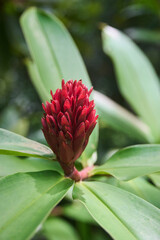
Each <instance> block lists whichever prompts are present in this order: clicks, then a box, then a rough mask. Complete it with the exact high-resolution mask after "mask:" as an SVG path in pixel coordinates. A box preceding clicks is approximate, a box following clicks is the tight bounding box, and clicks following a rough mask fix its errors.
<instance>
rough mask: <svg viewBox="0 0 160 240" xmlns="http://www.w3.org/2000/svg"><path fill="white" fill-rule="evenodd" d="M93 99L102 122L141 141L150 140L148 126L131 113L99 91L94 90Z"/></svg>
mask: <svg viewBox="0 0 160 240" xmlns="http://www.w3.org/2000/svg"><path fill="white" fill-rule="evenodd" d="M94 99H95V103H96V107H97V109H98V114H99V117H100V118H101V119H102V121H103V122H104V123H106V124H107V125H109V126H110V127H112V128H113V129H116V130H118V131H121V132H124V133H125V134H127V135H129V136H131V137H133V138H135V139H139V140H141V141H143V142H151V141H152V139H151V134H150V130H149V128H148V126H147V125H146V124H145V123H143V122H142V121H140V120H139V119H138V118H137V117H136V116H134V115H133V114H132V113H130V112H129V111H127V110H126V109H124V108H123V107H121V106H120V105H118V104H117V103H115V102H114V101H112V100H111V99H110V98H108V97H107V96H105V95H103V94H102V93H100V92H97V91H94Z"/></svg>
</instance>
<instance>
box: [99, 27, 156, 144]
mask: <svg viewBox="0 0 160 240" xmlns="http://www.w3.org/2000/svg"><path fill="white" fill-rule="evenodd" d="M102 41H103V49H104V51H105V53H107V54H108V55H109V56H110V57H111V58H112V60H113V63H114V66H115V70H116V73H117V79H118V84H119V87H120V90H121V93H122V94H123V96H124V97H125V98H126V100H127V101H128V102H129V103H130V105H131V106H132V107H133V109H134V110H135V111H136V112H137V113H138V114H139V116H140V117H141V118H142V119H143V120H144V122H146V123H147V124H148V126H149V127H150V128H151V131H152V134H153V137H154V139H155V142H159V141H160V121H159V116H160V84H159V79H158V77H157V75H156V72H155V71H154V69H153V67H152V65H151V63H150V62H149V60H148V59H147V57H146V56H145V55H144V54H143V52H142V51H141V50H140V49H139V48H138V47H137V46H136V45H135V44H134V43H133V42H132V41H131V40H130V39H129V38H128V37H127V36H126V35H124V34H123V33H122V32H120V31H118V30H117V29H115V28H112V27H109V26H106V27H104V29H103V31H102Z"/></svg>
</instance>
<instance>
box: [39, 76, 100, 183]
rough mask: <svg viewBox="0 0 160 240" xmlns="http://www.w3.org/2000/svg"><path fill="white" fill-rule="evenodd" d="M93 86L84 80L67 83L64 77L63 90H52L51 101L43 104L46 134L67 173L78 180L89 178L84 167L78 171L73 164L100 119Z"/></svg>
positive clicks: (43, 121) (43, 122)
mask: <svg viewBox="0 0 160 240" xmlns="http://www.w3.org/2000/svg"><path fill="white" fill-rule="evenodd" d="M92 89H93V88H91V89H90V90H88V88H87V87H86V86H85V85H84V84H83V83H82V80H79V81H77V80H75V81H73V80H69V81H67V82H66V83H65V81H64V80H62V89H57V90H56V92H55V94H53V92H52V91H51V96H52V99H51V101H50V103H49V102H46V106H45V105H44V104H42V107H43V109H44V111H45V113H44V117H42V126H43V128H42V131H43V133H44V136H45V138H46V140H47V142H48V144H49V146H50V148H51V149H52V151H53V152H54V153H55V154H56V157H57V160H58V162H59V163H60V165H61V167H62V168H63V170H64V173H65V175H66V176H67V177H71V178H72V179H74V180H75V181H79V180H81V179H82V178H85V177H87V176H85V175H86V174H85V169H84V170H82V171H80V172H78V171H77V169H76V168H75V166H74V165H75V161H76V160H77V159H78V158H79V157H80V155H81V154H82V152H83V151H84V149H85V147H86V146H87V143H88V140H89V136H90V134H91V133H92V131H93V129H94V127H95V125H96V123H97V118H98V115H97V116H96V110H95V109H94V107H95V104H94V101H93V100H92V101H89V96H90V94H91V92H92Z"/></svg>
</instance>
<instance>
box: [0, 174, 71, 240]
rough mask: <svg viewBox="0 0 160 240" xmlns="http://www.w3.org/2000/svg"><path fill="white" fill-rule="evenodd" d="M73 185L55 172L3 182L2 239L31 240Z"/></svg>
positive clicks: (0, 183) (0, 204)
mask: <svg viewBox="0 0 160 240" xmlns="http://www.w3.org/2000/svg"><path fill="white" fill-rule="evenodd" d="M72 184H73V181H72V180H71V179H65V178H64V177H62V176H61V175H59V174H58V173H56V172H53V171H45V172H39V173H17V174H15V175H11V176H7V177H4V178H1V179H0V196H1V197H0V213H1V220H0V239H1V240H10V239H16V240H26V239H30V238H31V236H33V234H34V233H35V231H36V229H37V227H38V226H39V224H41V223H42V222H43V221H44V219H45V218H46V217H47V215H48V214H49V212H50V211H51V210H52V209H53V208H54V207H55V206H56V205H57V203H58V202H59V201H60V200H61V199H62V198H63V197H64V196H65V194H66V193H67V191H68V190H69V188H70V187H71V186H72Z"/></svg>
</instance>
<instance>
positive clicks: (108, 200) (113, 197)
mask: <svg viewBox="0 0 160 240" xmlns="http://www.w3.org/2000/svg"><path fill="white" fill-rule="evenodd" d="M73 194H74V195H73V196H74V198H75V199H79V200H80V201H81V202H82V203H83V204H84V205H85V207H86V208H87V209H88V211H89V212H90V214H91V215H92V216H93V218H94V219H95V220H96V221H97V222H98V223H99V225H100V226H101V227H102V228H104V230H106V231H107V232H108V233H109V234H110V235H111V236H112V237H113V238H114V239H116V240H124V239H129V240H137V239H139V240H149V239H151V236H152V239H154V240H158V239H159V236H160V210H159V209H158V208H156V207H154V206H153V205H152V204H150V203H148V202H146V201H144V200H143V199H141V198H139V197H137V196H135V195H134V194H132V193H129V192H127V191H124V190H122V189H120V188H117V187H115V186H111V185H109V184H105V183H100V182H81V183H77V184H76V185H75V187H74V193H73Z"/></svg>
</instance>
